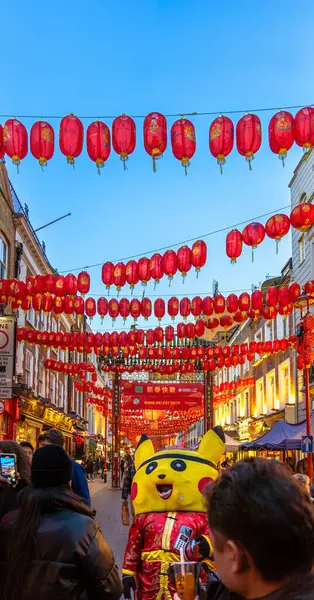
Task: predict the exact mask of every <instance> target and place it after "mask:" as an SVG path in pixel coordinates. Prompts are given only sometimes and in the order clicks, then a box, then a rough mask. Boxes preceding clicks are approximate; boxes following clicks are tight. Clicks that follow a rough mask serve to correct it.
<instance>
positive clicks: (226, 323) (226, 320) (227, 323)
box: [219, 315, 233, 330]
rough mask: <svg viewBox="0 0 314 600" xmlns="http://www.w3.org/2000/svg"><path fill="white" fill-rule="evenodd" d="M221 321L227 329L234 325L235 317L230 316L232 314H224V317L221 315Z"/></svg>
mask: <svg viewBox="0 0 314 600" xmlns="http://www.w3.org/2000/svg"><path fill="white" fill-rule="evenodd" d="M219 323H220V326H221V327H223V328H224V329H225V330H227V329H229V327H231V326H232V325H233V319H232V317H230V315H223V316H222V317H220V319H219Z"/></svg>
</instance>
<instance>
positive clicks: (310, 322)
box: [303, 315, 314, 333]
mask: <svg viewBox="0 0 314 600" xmlns="http://www.w3.org/2000/svg"><path fill="white" fill-rule="evenodd" d="M303 326H304V331H305V333H308V332H312V331H314V316H313V315H306V317H304V320H303Z"/></svg>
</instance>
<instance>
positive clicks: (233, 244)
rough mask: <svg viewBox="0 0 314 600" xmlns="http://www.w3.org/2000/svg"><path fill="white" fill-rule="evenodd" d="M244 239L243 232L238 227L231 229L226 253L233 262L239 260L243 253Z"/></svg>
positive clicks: (227, 239)
mask: <svg viewBox="0 0 314 600" xmlns="http://www.w3.org/2000/svg"><path fill="white" fill-rule="evenodd" d="M242 247H243V239H242V233H241V231H239V230H238V229H232V231H229V233H228V234H227V237H226V254H227V256H228V257H229V258H230V259H231V263H232V264H234V263H236V262H237V258H239V257H240V256H241V254H242Z"/></svg>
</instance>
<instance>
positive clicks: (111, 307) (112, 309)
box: [108, 298, 119, 322]
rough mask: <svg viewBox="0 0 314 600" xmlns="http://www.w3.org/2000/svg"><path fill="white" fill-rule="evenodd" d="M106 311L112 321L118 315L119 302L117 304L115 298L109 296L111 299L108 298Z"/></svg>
mask: <svg viewBox="0 0 314 600" xmlns="http://www.w3.org/2000/svg"><path fill="white" fill-rule="evenodd" d="M108 312H109V316H110V317H111V319H112V321H113V322H114V321H115V320H116V318H117V317H118V316H119V304H118V301H117V300H115V298H111V300H109V304H108Z"/></svg>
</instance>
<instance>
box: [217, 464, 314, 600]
mask: <svg viewBox="0 0 314 600" xmlns="http://www.w3.org/2000/svg"><path fill="white" fill-rule="evenodd" d="M208 520H209V526H210V530H211V533H212V541H213V546H214V555H215V562H216V568H217V572H218V574H219V576H220V578H221V580H222V582H218V581H214V580H213V578H211V580H210V582H209V587H208V592H207V599H208V600H235V599H237V600H243V599H244V598H250V599H251V600H253V599H257V598H259V599H261V598H265V600H266V599H267V600H313V597H314V595H313V594H314V592H313V590H314V572H313V565H314V511H313V507H312V503H311V500H310V497H309V494H308V493H306V492H305V491H304V490H303V489H302V487H301V486H300V485H296V484H295V483H294V481H293V478H292V477H291V476H290V475H289V473H288V472H287V469H286V467H285V465H283V464H280V463H279V462H277V461H275V460H267V459H262V458H249V459H246V460H242V461H240V462H238V463H236V464H235V465H234V466H233V467H232V468H231V469H227V470H226V471H225V472H224V473H222V475H221V476H220V477H219V479H218V480H217V481H216V482H215V483H213V484H212V486H211V488H210V490H209V492H208Z"/></svg>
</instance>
